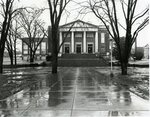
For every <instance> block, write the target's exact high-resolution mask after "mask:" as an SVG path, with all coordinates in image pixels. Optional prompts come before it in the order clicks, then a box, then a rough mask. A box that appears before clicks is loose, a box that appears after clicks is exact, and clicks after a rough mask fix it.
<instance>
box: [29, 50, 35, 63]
mask: <svg viewBox="0 0 150 117" xmlns="http://www.w3.org/2000/svg"><path fill="white" fill-rule="evenodd" d="M32 62H34V58H33V53H32V50H31V49H30V63H32Z"/></svg>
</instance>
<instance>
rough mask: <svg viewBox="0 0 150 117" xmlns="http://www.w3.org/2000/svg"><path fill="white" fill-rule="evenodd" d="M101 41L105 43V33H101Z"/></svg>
mask: <svg viewBox="0 0 150 117" xmlns="http://www.w3.org/2000/svg"><path fill="white" fill-rule="evenodd" d="M101 43H105V33H101Z"/></svg>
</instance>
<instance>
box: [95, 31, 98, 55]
mask: <svg viewBox="0 0 150 117" xmlns="http://www.w3.org/2000/svg"><path fill="white" fill-rule="evenodd" d="M95 52H98V31H96V32H95Z"/></svg>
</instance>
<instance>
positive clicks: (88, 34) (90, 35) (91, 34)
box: [86, 32, 94, 38]
mask: <svg viewBox="0 0 150 117" xmlns="http://www.w3.org/2000/svg"><path fill="white" fill-rule="evenodd" d="M86 37H90V38H94V33H93V32H88V33H87V34H86Z"/></svg>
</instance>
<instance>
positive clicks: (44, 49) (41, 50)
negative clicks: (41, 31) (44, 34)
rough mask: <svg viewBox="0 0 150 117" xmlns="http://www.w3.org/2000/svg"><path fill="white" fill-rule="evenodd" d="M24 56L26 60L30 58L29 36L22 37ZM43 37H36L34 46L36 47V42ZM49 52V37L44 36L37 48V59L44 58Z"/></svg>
mask: <svg viewBox="0 0 150 117" xmlns="http://www.w3.org/2000/svg"><path fill="white" fill-rule="evenodd" d="M22 40H23V41H22V57H23V59H24V60H28V59H29V53H30V48H29V46H28V43H29V39H28V38H22ZM40 40H41V38H35V39H34V42H32V45H33V48H34V45H35V47H36V44H37V43H39V42H40ZM47 54H48V39H47V38H44V39H43V40H42V42H41V43H40V44H39V46H38V48H37V50H36V53H35V55H36V57H35V58H36V59H42V57H43V58H45V56H46V55H47Z"/></svg>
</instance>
